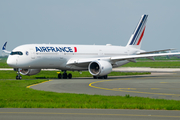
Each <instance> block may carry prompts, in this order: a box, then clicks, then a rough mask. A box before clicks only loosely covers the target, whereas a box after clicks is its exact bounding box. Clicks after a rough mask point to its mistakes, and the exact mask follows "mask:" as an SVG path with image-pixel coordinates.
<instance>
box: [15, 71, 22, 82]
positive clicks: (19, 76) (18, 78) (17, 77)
mask: <svg viewBox="0 0 180 120" xmlns="http://www.w3.org/2000/svg"><path fill="white" fill-rule="evenodd" d="M17 71H18V72H17V74H18V75H17V76H16V80H21V79H22V76H21V75H20V69H19V68H18V70H17Z"/></svg>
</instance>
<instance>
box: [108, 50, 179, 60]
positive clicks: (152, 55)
mask: <svg viewBox="0 0 180 120" xmlns="http://www.w3.org/2000/svg"><path fill="white" fill-rule="evenodd" d="M167 55H180V52H177V53H159V54H140V55H128V56H117V57H111V61H121V60H130V59H137V58H149V57H157V56H167Z"/></svg>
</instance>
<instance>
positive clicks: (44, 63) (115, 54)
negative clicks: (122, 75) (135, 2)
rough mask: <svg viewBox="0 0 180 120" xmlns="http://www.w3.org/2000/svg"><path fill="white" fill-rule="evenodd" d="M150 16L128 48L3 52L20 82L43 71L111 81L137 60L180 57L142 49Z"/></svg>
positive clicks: (43, 47) (29, 47) (44, 47)
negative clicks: (78, 73)
mask: <svg viewBox="0 0 180 120" xmlns="http://www.w3.org/2000/svg"><path fill="white" fill-rule="evenodd" d="M147 18H148V15H146V14H144V15H142V17H141V19H140V21H139V23H138V25H137V27H136V29H135V31H134V32H133V34H132V35H131V37H130V39H129V41H128V43H127V45H126V46H113V45H111V44H106V45H74V44H73V45H69V44H25V45H21V46H18V47H16V48H14V49H13V50H12V51H7V50H6V44H7V42H6V43H5V44H4V46H3V48H2V51H4V52H6V53H10V55H9V56H8V59H7V64H8V65H9V66H10V67H12V68H14V70H17V74H18V75H17V76H16V79H17V80H19V79H22V77H21V75H20V74H22V75H35V74H37V73H39V72H40V71H41V69H58V70H61V71H62V72H63V74H61V73H59V74H58V78H59V79H67V78H69V79H71V78H72V74H71V73H69V74H67V72H66V71H89V73H90V74H91V75H92V76H93V78H94V79H107V78H108V76H107V75H108V74H109V73H110V72H111V71H112V68H116V67H120V66H122V65H124V64H127V63H129V62H136V59H137V58H148V59H151V60H154V57H155V56H167V55H179V54H180V52H176V53H159V54H158V53H156V52H162V51H169V50H172V49H165V50H157V51H150V52H146V51H144V50H141V49H140V48H141V43H142V38H143V35H144V32H145V28H146V22H147Z"/></svg>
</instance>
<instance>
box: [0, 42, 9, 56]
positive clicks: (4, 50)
mask: <svg viewBox="0 0 180 120" xmlns="http://www.w3.org/2000/svg"><path fill="white" fill-rule="evenodd" d="M6 44H7V42H5V43H4V45H3V47H2V51H3V52H5V53H11V51H7V50H6Z"/></svg>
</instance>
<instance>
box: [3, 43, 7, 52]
mask: <svg viewBox="0 0 180 120" xmlns="http://www.w3.org/2000/svg"><path fill="white" fill-rule="evenodd" d="M6 44H7V42H5V43H4V45H3V47H2V50H6Z"/></svg>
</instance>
